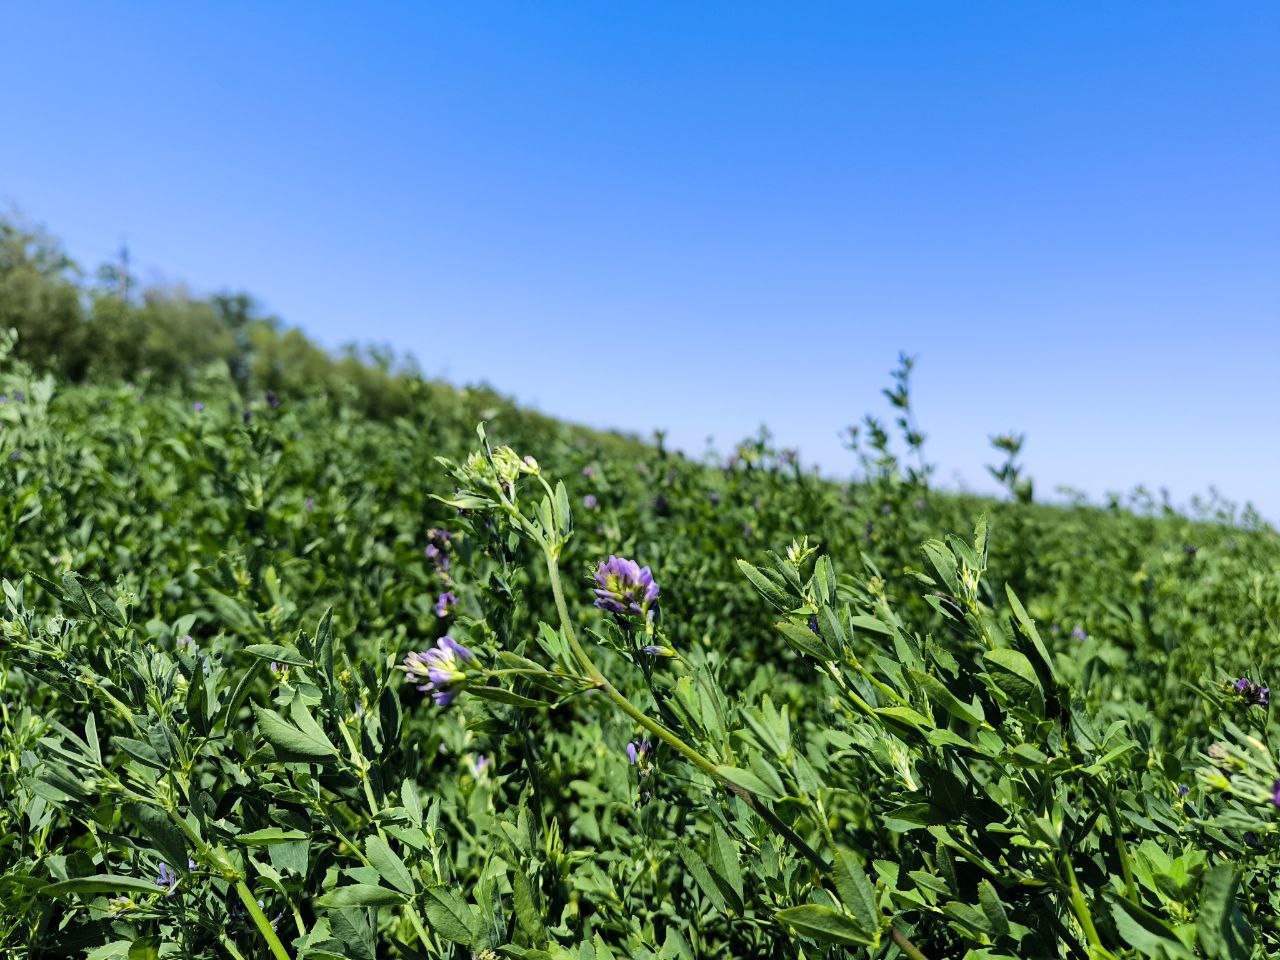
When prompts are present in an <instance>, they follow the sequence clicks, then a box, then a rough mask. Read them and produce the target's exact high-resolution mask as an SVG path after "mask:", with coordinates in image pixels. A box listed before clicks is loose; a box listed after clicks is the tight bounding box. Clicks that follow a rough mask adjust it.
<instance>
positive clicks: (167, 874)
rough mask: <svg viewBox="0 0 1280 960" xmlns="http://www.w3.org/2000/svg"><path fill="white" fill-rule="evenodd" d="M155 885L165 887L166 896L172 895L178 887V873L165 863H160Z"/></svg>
mask: <svg viewBox="0 0 1280 960" xmlns="http://www.w3.org/2000/svg"><path fill="white" fill-rule="evenodd" d="M156 886H157V887H167V888H168V891H169V892H168V893H166V894H165V896H166V897H172V896H173V894H174V892H175V891H176V890H177V887H178V875H177V874H176V873H174V872H173V871H172V870H170V869H169V865H168V864H167V863H162V864H160V875H159V876H158V877H156Z"/></svg>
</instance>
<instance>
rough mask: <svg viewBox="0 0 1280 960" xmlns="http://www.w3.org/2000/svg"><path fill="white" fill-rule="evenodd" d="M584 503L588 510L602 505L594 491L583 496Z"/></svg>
mask: <svg viewBox="0 0 1280 960" xmlns="http://www.w3.org/2000/svg"><path fill="white" fill-rule="evenodd" d="M582 505H583V506H584V507H586V508H587V509H588V510H594V509H595V508H596V507H598V506H599V505H600V501H599V500H597V499H596V495H595V494H594V493H588V494H587V495H586V496H585V497H583V498H582Z"/></svg>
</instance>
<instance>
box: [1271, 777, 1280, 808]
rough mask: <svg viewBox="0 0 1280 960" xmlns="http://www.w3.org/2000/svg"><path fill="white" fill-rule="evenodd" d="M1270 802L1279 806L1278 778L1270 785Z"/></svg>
mask: <svg viewBox="0 0 1280 960" xmlns="http://www.w3.org/2000/svg"><path fill="white" fill-rule="evenodd" d="M1271 802H1272V803H1274V804H1275V805H1276V806H1277V807H1280V780H1277V781H1276V782H1275V783H1273V784H1272V785H1271Z"/></svg>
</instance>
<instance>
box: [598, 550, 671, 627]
mask: <svg viewBox="0 0 1280 960" xmlns="http://www.w3.org/2000/svg"><path fill="white" fill-rule="evenodd" d="M595 577H596V587H595V595H596V606H597V607H599V608H600V609H601V610H607V611H608V612H609V613H612V614H614V615H616V616H618V617H630V616H640V617H645V618H652V616H653V605H654V603H655V602H656V601H657V599H658V585H657V584H656V583H654V582H653V573H652V571H650V569H649V568H648V567H641V566H640V565H639V564H637V563H636V562H635V561H634V560H627V559H625V558H623V557H615V556H613V555H612V554H611V555H610V556H609V559H608V560H602V561H600V565H599V566H598V567H596V574H595Z"/></svg>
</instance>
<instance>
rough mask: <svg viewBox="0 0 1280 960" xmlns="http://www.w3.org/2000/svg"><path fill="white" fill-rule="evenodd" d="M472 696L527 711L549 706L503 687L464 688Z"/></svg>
mask: <svg viewBox="0 0 1280 960" xmlns="http://www.w3.org/2000/svg"><path fill="white" fill-rule="evenodd" d="M463 689H464V690H466V691H467V693H469V694H471V695H472V696H475V697H479V698H480V699H481V700H492V701H494V702H495V703H506V704H510V705H511V706H513V707H524V708H525V709H534V708H538V707H545V706H547V704H545V703H543V702H542V701H541V700H532V699H530V698H529V697H522V696H521V695H520V694H518V693H512V692H511V691H510V690H507V689H504V688H503V687H487V686H483V685H480V684H477V685H475V686H467V687H464V688H463Z"/></svg>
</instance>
